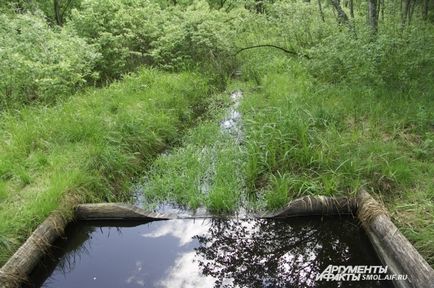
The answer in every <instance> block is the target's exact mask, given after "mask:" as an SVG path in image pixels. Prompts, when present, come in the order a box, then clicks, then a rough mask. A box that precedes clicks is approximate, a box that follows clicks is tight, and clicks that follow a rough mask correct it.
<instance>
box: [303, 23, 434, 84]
mask: <svg viewBox="0 0 434 288" xmlns="http://www.w3.org/2000/svg"><path fill="white" fill-rule="evenodd" d="M398 25H400V24H399V23H391V24H390V25H385V26H384V27H383V28H382V29H381V30H380V31H379V33H378V35H377V36H376V38H375V39H372V35H371V31H370V30H369V29H366V28H360V29H359V31H358V36H357V37H349V36H348V35H347V34H346V33H342V32H341V33H335V34H332V35H330V36H328V37H327V38H326V39H324V40H323V41H322V43H321V44H320V45H318V46H316V47H315V48H314V49H312V57H314V58H315V61H312V62H311V63H310V71H311V73H312V74H313V75H315V76H316V77H318V78H319V79H321V80H323V81H327V82H338V81H346V82H351V83H364V84H370V85H377V86H387V87H390V88H393V89H397V90H407V91H408V89H410V88H411V87H414V86H421V85H422V86H423V85H424V84H426V83H424V82H425V81H427V79H432V78H433V77H434V74H433V69H432V67H433V65H434V55H433V53H432V51H433V49H434V39H433V37H432V36H431V35H432V34H433V33H434V28H433V27H432V25H426V24H424V23H420V25H418V26H409V27H406V28H405V29H403V30H402V29H401V28H400V27H399V26H398ZM422 79H426V80H422Z"/></svg>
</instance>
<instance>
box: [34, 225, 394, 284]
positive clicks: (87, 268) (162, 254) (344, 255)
mask: <svg viewBox="0 0 434 288" xmlns="http://www.w3.org/2000/svg"><path fill="white" fill-rule="evenodd" d="M120 226H121V225H120V223H111V224H110V225H108V224H107V223H93V224H89V223H87V224H85V223H82V224H80V225H75V226H72V227H69V229H68V230H69V231H68V238H67V239H63V240H61V241H59V243H58V246H59V247H60V248H62V249H59V250H58V251H54V252H53V253H54V256H55V258H56V259H58V261H54V262H53V261H45V262H44V265H40V267H39V268H40V269H38V271H35V275H34V279H33V283H34V284H33V285H30V287H40V285H41V284H40V283H44V284H43V287H62V288H69V287H81V288H85V287H104V288H108V287H116V288H118V287H171V288H172V287H389V285H386V284H387V283H384V282H382V283H379V282H366V281H363V282H343V283H339V282H324V281H321V282H318V281H316V280H315V277H316V275H318V274H319V273H321V272H322V271H323V270H324V269H325V268H326V267H327V266H328V265H329V264H333V265H380V262H379V261H378V259H377V257H376V255H375V253H374V252H373V249H372V247H371V245H370V244H369V242H368V240H367V238H366V236H365V235H364V233H363V232H362V230H361V228H360V227H358V226H357V225H356V224H355V222H354V221H352V220H350V219H347V218H323V219H321V218H320V217H314V218H306V217H305V218H293V219H288V220H285V221H276V220H216V219H213V220H211V219H207V220H170V221H157V222H150V223H147V224H141V225H138V226H131V227H120ZM38 283H39V284H38ZM382 285H383V286H382Z"/></svg>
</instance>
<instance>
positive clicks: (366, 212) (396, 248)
mask: <svg viewBox="0 0 434 288" xmlns="http://www.w3.org/2000/svg"><path fill="white" fill-rule="evenodd" d="M357 202H358V207H359V208H358V212H357V214H358V218H359V220H360V221H361V223H362V225H363V227H364V229H365V231H366V233H367V235H368V237H369V238H370V240H371V243H372V245H373V246H374V248H375V250H376V252H377V254H378V256H379V257H380V259H381V261H382V263H383V265H387V266H388V271H389V274H397V275H399V274H400V275H408V280H406V281H402V280H401V281H394V285H395V287H400V288H401V287H402V288H407V287H414V288H416V287H417V288H434V270H433V269H432V268H431V267H430V266H429V265H428V263H427V262H426V261H425V259H423V257H422V256H421V255H420V254H419V253H418V252H417V250H416V249H415V248H414V247H413V245H412V244H411V243H410V242H409V241H408V240H407V238H405V236H404V235H402V233H401V232H400V231H399V230H398V228H397V227H396V226H395V225H394V224H393V223H392V221H391V220H390V218H389V216H388V215H387V213H386V209H385V208H384V207H383V206H382V205H380V204H379V203H378V202H377V201H375V199H374V198H372V196H371V195H369V193H368V192H366V191H364V190H362V191H360V192H359V194H358V196H357Z"/></svg>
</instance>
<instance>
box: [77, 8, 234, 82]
mask: <svg viewBox="0 0 434 288" xmlns="http://www.w3.org/2000/svg"><path fill="white" fill-rule="evenodd" d="M81 7H82V8H81V9H80V10H74V11H73V12H72V16H71V19H70V21H69V24H68V26H69V27H71V28H72V29H74V30H75V31H77V33H78V35H80V36H81V37H84V38H85V39H86V40H87V41H88V42H89V43H92V44H94V45H96V46H97V47H98V49H99V51H100V52H101V54H102V58H101V59H100V61H98V64H97V70H98V71H100V72H101V75H102V78H103V79H114V78H118V77H119V76H120V75H122V74H123V73H125V72H128V71H131V70H133V69H135V68H136V67H138V66H139V65H141V64H152V65H157V66H160V67H163V68H165V69H169V70H180V69H192V68H193V69H194V68H195V67H196V66H202V67H203V68H205V70H206V69H208V68H209V69H211V70H212V71H214V72H215V73H217V74H219V73H220V74H228V71H229V70H230V68H231V67H233V65H234V64H232V63H231V62H230V56H231V51H232V50H231V48H232V39H233V38H234V37H235V35H236V29H235V28H236V23H238V22H239V21H241V20H242V19H239V17H238V18H237V17H236V16H239V15H241V14H240V13H237V12H235V11H234V12H232V13H234V14H227V13H224V12H222V11H215V10H210V8H209V7H208V5H207V4H206V2H204V1H197V2H196V3H195V4H194V5H192V6H188V7H186V8H184V7H183V6H175V7H169V8H167V9H162V8H161V7H160V5H158V4H157V3H154V2H152V1H139V0H122V1H102V0H87V1H83V3H82V5H81ZM234 19H236V20H234Z"/></svg>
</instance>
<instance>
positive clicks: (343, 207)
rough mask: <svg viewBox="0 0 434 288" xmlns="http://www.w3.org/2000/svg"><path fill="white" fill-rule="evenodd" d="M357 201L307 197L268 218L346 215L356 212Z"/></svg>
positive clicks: (295, 201)
mask: <svg viewBox="0 0 434 288" xmlns="http://www.w3.org/2000/svg"><path fill="white" fill-rule="evenodd" d="M356 208H357V203H356V201H355V199H353V198H348V197H337V198H335V197H326V196H305V197H301V198H298V199H295V200H293V201H291V202H289V203H288V205H287V206H286V207H285V208H283V209H282V210H280V211H278V212H276V213H272V214H269V215H266V218H283V217H296V216H306V215H341V214H342V215H345V214H353V213H354V212H355V211H356Z"/></svg>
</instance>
